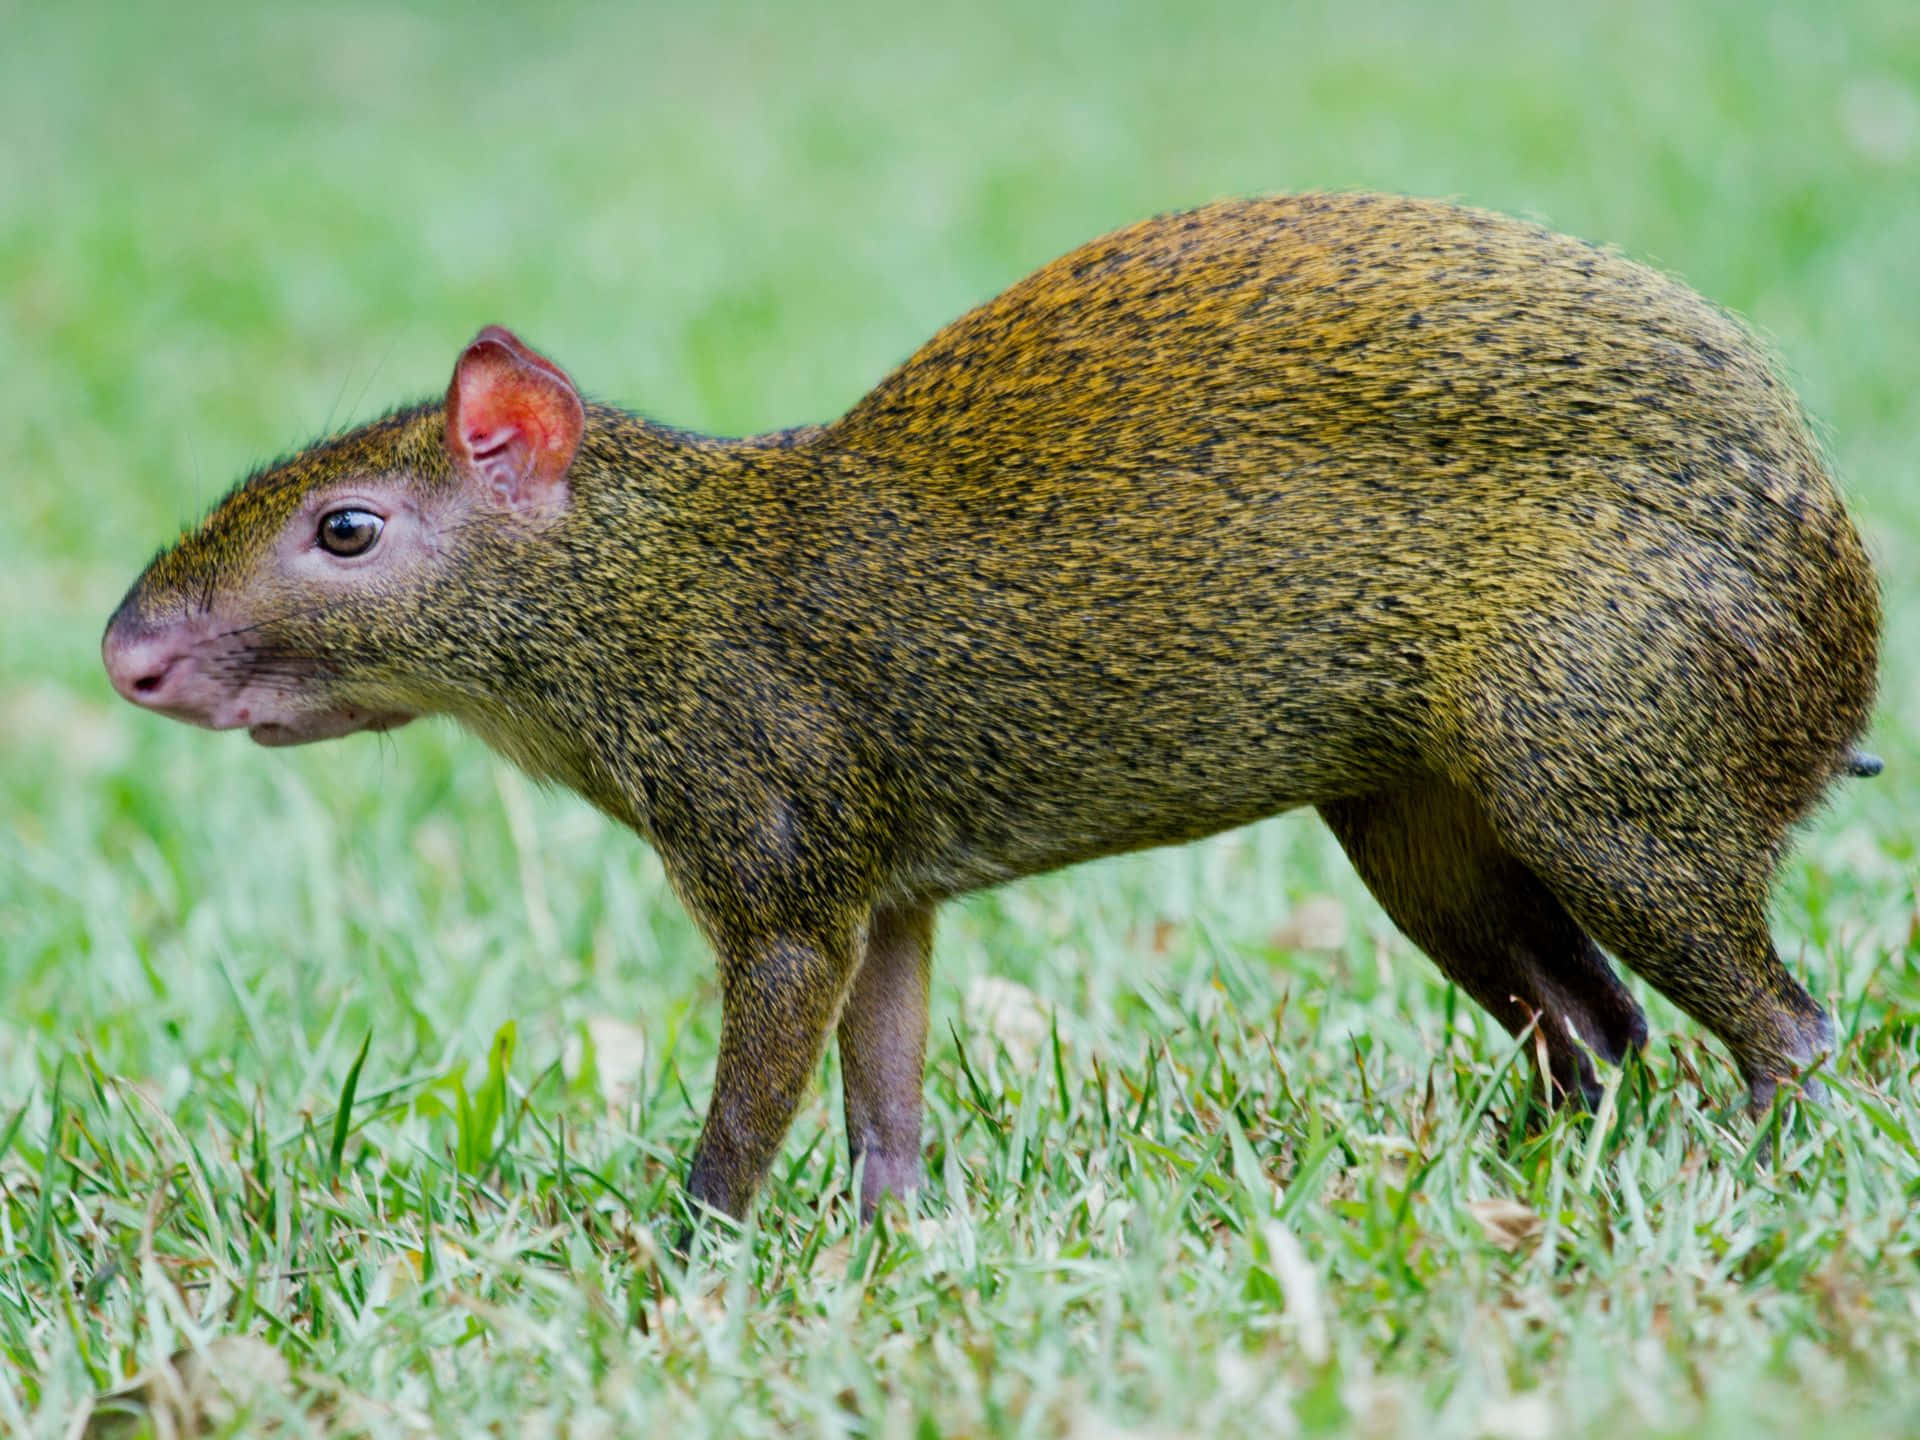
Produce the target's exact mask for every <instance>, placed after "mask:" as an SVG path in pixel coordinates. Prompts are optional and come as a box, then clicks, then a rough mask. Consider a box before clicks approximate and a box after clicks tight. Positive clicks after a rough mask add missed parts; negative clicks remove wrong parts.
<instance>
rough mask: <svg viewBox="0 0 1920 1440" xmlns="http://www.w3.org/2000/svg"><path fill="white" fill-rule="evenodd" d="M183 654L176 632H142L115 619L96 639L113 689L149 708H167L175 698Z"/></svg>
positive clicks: (135, 702)
mask: <svg viewBox="0 0 1920 1440" xmlns="http://www.w3.org/2000/svg"><path fill="white" fill-rule="evenodd" d="M183 654H184V651H183V650H182V649H181V646H180V637H179V636H178V635H175V634H173V633H171V632H169V631H165V630H162V631H159V632H158V633H152V632H148V633H142V632H141V631H139V630H138V629H136V628H135V627H134V626H132V625H130V624H124V623H122V622H120V621H118V620H116V621H115V622H114V623H113V624H112V625H111V626H109V627H108V628H107V636H106V639H104V640H103V641H101V642H100V658H101V659H102V660H104V661H105V662H106V666H107V678H108V679H109V680H111V681H113V688H114V689H116V690H118V691H119V692H120V693H121V694H122V695H124V696H125V697H126V698H127V699H129V700H131V701H132V702H133V703H134V704H136V705H144V706H146V707H147V708H148V709H149V710H165V709H168V708H169V707H170V706H171V705H172V704H173V703H174V701H175V700H176V699H177V697H176V696H175V694H174V692H175V691H176V690H178V689H179V688H180V687H179V684H178V679H179V676H180V674H181V672H182V670H183V669H184V668H185V667H184V666H182V665H181V664H180V663H179V662H180V660H181V658H182V656H183Z"/></svg>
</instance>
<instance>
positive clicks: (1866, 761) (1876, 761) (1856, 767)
mask: <svg viewBox="0 0 1920 1440" xmlns="http://www.w3.org/2000/svg"><path fill="white" fill-rule="evenodd" d="M1886 768H1887V762H1886V761H1884V760H1882V759H1881V758H1880V757H1879V756H1878V755H1869V754H1868V753H1867V752H1866V751H1864V750H1849V751H1848V752H1847V765H1846V770H1847V774H1849V775H1852V776H1854V777H1855V778H1857V779H1860V780H1871V779H1872V778H1873V777H1874V776H1876V775H1878V774H1879V773H1880V772H1881V771H1882V770H1884V769H1886Z"/></svg>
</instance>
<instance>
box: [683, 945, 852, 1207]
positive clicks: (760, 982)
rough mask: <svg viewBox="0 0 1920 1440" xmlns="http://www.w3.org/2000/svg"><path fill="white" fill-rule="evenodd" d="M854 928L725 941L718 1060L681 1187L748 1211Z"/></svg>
mask: <svg viewBox="0 0 1920 1440" xmlns="http://www.w3.org/2000/svg"><path fill="white" fill-rule="evenodd" d="M859 939H860V937H859V935H858V934H857V933H856V931H855V928H854V927H852V926H847V927H844V928H824V927H823V930H822V931H821V933H817V934H813V935H782V936H777V937H769V938H766V939H762V940H757V941H755V940H739V941H722V943H721V947H720V948H721V955H720V990H721V1015H720V1063H719V1067H718V1070H717V1071H716V1073H715V1075H714V1082H713V1101H712V1103H711V1104H710V1105H709V1106H708V1108H707V1123H706V1126H705V1128H704V1129H703V1130H702V1131H701V1133H700V1144H699V1147H698V1148H697V1149H696V1150H695V1151H694V1156H693V1170H692V1172H691V1173H690V1174H689V1176H688V1178H687V1190H688V1193H689V1194H691V1195H692V1197H693V1198H694V1199H695V1200H698V1201H700V1202H702V1203H703V1204H706V1205H710V1206H712V1207H713V1208H714V1209H716V1210H720V1211H724V1212H725V1213H726V1214H728V1215H732V1216H734V1217H736V1218H740V1217H743V1216H745V1214H746V1213H747V1207H748V1206H749V1205H750V1204H752V1202H753V1196H754V1192H755V1191H756V1190H758V1189H759V1188H760V1182H761V1181H762V1180H764V1179H766V1175H767V1171H768V1170H769V1169H770V1168H771V1167H772V1165H773V1157H774V1156H775V1154H777V1153H778V1152H779V1149H780V1142H781V1141H782V1140H783V1139H784V1138H785V1137H786V1133H787V1127H788V1126H789V1125H790V1124H791V1123H792V1122H793V1112H794V1110H795V1109H796V1108H798V1106H799V1104H800V1097H801V1096H802V1095H804V1094H805V1093H806V1089H807V1085H808V1082H809V1081H811V1079H812V1078H813V1071H814V1067H815V1066H816V1065H818V1064H819V1063H820V1054H821V1051H822V1050H823V1049H824V1048H825V1046H826V1041H827V1032H828V1031H830V1030H831V1029H832V1028H833V1021H834V1016H835V1015H836V1014H837V1013H838V1012H839V1009H840V1003H841V1000H842V998H843V997H844V996H845V994H846V990H847V984H848V981H849V979H850V977H851V976H852V973H853V969H854V963H855V959H856V954H857V945H858V943H859Z"/></svg>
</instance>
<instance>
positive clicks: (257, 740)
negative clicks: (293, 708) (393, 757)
mask: <svg viewBox="0 0 1920 1440" xmlns="http://www.w3.org/2000/svg"><path fill="white" fill-rule="evenodd" d="M413 718H414V717H413V716H412V715H410V714H408V713H406V712H405V711H403V710H388V711H373V710H335V711H331V712H329V713H325V714H320V715H302V716H300V717H299V718H298V719H296V720H271V721H267V722H266V723H264V724H260V725H250V726H248V727H247V734H248V736H249V737H250V738H251V739H252V740H253V743H254V744H256V745H267V746H273V747H279V746H282V745H306V744H310V743H311V742H313V741H315V740H335V739H338V738H339V737H340V736H342V735H354V734H357V733H359V732H360V731H362V730H375V731H379V730H398V729H399V728H400V727H401V726H402V725H404V724H406V723H407V722H408V721H409V720H411V719H413Z"/></svg>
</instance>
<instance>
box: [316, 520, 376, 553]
mask: <svg viewBox="0 0 1920 1440" xmlns="http://www.w3.org/2000/svg"><path fill="white" fill-rule="evenodd" d="M386 523H387V522H386V521H384V520H382V519H381V518H380V517H379V516H378V515H376V514H374V513H373V512H372V511H371V510H329V511H328V512H327V513H326V514H325V515H322V516H321V517H320V545H321V548H322V549H325V550H330V551H332V552H333V553H334V554H335V555H364V554H366V553H367V551H369V550H371V549H372V548H373V542H374V541H376V540H378V539H379V538H380V527H381V526H383V525H385V524H386Z"/></svg>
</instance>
